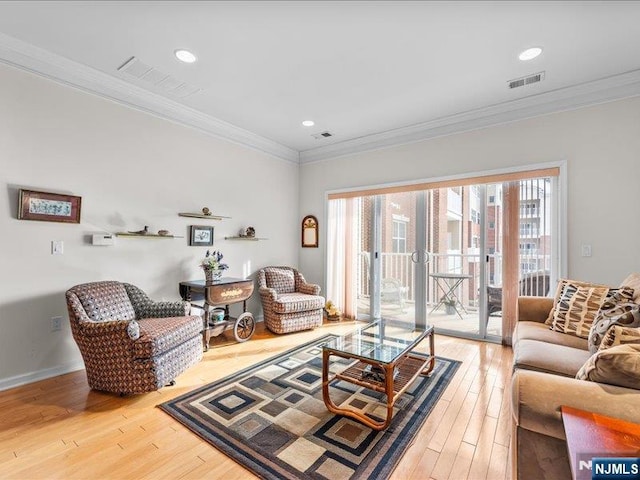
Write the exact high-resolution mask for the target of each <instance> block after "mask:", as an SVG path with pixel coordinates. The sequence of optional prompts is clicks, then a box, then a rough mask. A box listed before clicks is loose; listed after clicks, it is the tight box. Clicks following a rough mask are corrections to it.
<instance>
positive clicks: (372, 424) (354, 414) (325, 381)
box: [322, 350, 393, 430]
mask: <svg viewBox="0 0 640 480" xmlns="http://www.w3.org/2000/svg"><path fill="white" fill-rule="evenodd" d="M330 356H331V354H330V353H329V352H328V351H326V350H325V351H323V352H322V400H323V401H324V405H325V406H326V407H327V410H329V411H330V412H331V413H335V414H337V415H343V416H345V417H350V418H353V419H355V420H357V421H359V422H360V423H363V424H365V425H366V426H367V427H369V428H371V429H373V430H384V429H385V428H387V427H388V426H389V424H390V423H391V420H392V418H393V367H389V366H386V367H385V373H386V382H385V391H386V395H387V418H386V420H385V421H384V422H376V421H375V420H372V419H371V418H370V417H367V416H366V415H364V414H362V413H360V412H358V411H356V410H352V409H348V408H340V407H338V406H337V405H336V404H335V403H333V401H332V400H331V395H330V392H329V384H330V383H331V381H330V379H329V357H330Z"/></svg>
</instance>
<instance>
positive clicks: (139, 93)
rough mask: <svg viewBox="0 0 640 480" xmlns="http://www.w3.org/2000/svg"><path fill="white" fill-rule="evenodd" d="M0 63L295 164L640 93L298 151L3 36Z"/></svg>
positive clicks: (600, 93)
mask: <svg viewBox="0 0 640 480" xmlns="http://www.w3.org/2000/svg"><path fill="white" fill-rule="evenodd" d="M0 62H2V63H5V64H8V65H11V66H15V67H18V68H21V69H23V70H27V71H29V72H32V73H35V74H37V75H40V76H43V77H46V78H49V79H51V80H54V81H56V82H59V83H62V84H64V85H68V86H71V87H74V88H77V89H80V90H82V91H85V92H89V93H92V94H95V95H99V96H101V97H103V98H107V99H109V100H112V101H114V102H117V103H120V104H123V105H126V106H128V107H131V108H134V109H137V110H140V111H143V112H145V113H149V114H151V115H155V116H158V117H160V118H163V119H165V120H169V121H173V122H176V123H179V124H181V125H185V126H188V127H191V128H195V129H197V130H199V131H202V132H204V133H207V134H209V135H212V136H214V137H216V138H220V139H223V140H227V141H230V142H233V143H235V144H239V145H243V146H246V147H249V148H253V149H255V150H258V151H260V152H263V153H265V154H268V155H271V156H274V157H276V158H279V159H282V160H286V161H288V162H291V163H294V164H299V163H300V164H305V163H313V162H318V161H322V160H327V159H331V158H336V157H342V156H346V155H353V154H356V153H361V152H367V151H371V150H379V149H383V148H388V147H392V146H396V145H403V144H408V143H415V142H419V141H422V140H428V139H430V138H435V137H441V136H445V135H452V134H455V133H462V132H466V131H470V130H477V129H480V128H486V127H490V126H493V125H499V124H503V123H509V122H514V121H518V120H523V119H526V118H531V117H536V116H540V115H546V114H550V113H556V112H561V111H567V110H574V109H578V108H582V107H586V106H590V105H595V104H598V103H605V102H611V101H615V100H619V99H622V98H626V97H632V96H636V95H640V70H634V71H631V72H627V73H623V74H620V75H615V76H611V77H607V78H604V79H600V80H596V81H593V82H588V83H583V84H580V85H575V86H571V87H566V88H561V89H557V90H553V91H550V92H545V93H540V94H537V95H531V96H529V97H525V98H521V99H518V100H513V101H509V102H504V103H500V104H496V105H491V106H489V107H485V108H480V109H476V110H471V111H468V112H463V113H459V114H455V115H450V116H446V117H442V118H438V119H435V120H431V121H429V122H424V123H419V124H416V125H410V126H407V127H401V128H397V129H393V130H388V131H385V132H380V133H376V134H372V135H367V136H364V137H359V138H354V139H351V140H345V141H343V142H339V143H334V144H331V145H326V146H324V147H317V148H313V149H309V150H304V151H302V152H298V151H297V150H294V149H292V148H290V147H287V146H285V145H282V144H280V143H278V142H275V141H273V140H270V139H268V138H265V137H262V136H260V135H257V134H255V133H253V132H250V131H248V130H244V129H242V128H240V127H236V126H235V125H232V124H230V123H227V122H224V121H222V120H219V119H217V118H214V117H212V116H210V115H207V114H204V113H202V112H200V111H198V110H195V109H193V108H190V107H187V106H185V105H182V104H180V103H178V102H175V101H173V100H170V99H168V98H165V97H162V96H161V95H158V94H155V93H153V92H150V91H148V90H145V89H143V88H141V87H138V86H137V85H134V84H131V83H128V82H126V81H124V80H121V79H119V78H117V77H114V76H111V75H108V74H106V73H103V72H101V71H99V70H96V69H94V68H91V67H88V66H86V65H83V64H80V63H78V62H75V61H73V60H70V59H68V58H65V57H62V56H60V55H57V54H54V53H52V52H49V51H47V50H44V49H42V48H39V47H36V46H34V45H31V44H29V43H27V42H23V41H22V40H19V39H17V38H14V37H11V36H9V35H6V34H3V33H0Z"/></svg>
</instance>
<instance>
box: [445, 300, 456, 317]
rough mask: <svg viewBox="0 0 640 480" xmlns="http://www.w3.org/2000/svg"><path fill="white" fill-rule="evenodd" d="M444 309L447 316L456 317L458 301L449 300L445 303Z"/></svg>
mask: <svg viewBox="0 0 640 480" xmlns="http://www.w3.org/2000/svg"><path fill="white" fill-rule="evenodd" d="M444 309H445V312H446V314H447V315H454V314H455V313H456V301H455V300H453V299H451V298H448V299H447V300H445V301H444Z"/></svg>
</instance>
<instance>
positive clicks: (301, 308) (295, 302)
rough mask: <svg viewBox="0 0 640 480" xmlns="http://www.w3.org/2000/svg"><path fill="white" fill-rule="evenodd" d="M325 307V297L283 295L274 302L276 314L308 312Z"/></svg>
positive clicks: (295, 294)
mask: <svg viewBox="0 0 640 480" xmlns="http://www.w3.org/2000/svg"><path fill="white" fill-rule="evenodd" d="M322 307H324V297H320V296H318V295H305V294H303V293H283V294H281V295H278V298H277V299H276V301H275V302H273V311H274V312H275V313H294V312H306V311H308V310H318V309H321V308H322Z"/></svg>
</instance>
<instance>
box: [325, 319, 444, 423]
mask: <svg viewBox="0 0 640 480" xmlns="http://www.w3.org/2000/svg"><path fill="white" fill-rule="evenodd" d="M433 335H434V334H433V326H431V325H429V326H427V327H426V328H417V327H415V326H414V325H412V324H402V323H400V322H393V323H391V322H386V321H384V320H381V321H378V322H374V323H370V324H368V325H366V326H364V327H361V328H359V329H358V330H356V331H355V332H352V333H349V334H347V335H343V336H341V337H338V338H335V339H333V340H330V341H329V342H327V343H326V344H325V345H323V347H322V399H323V400H324V404H325V405H326V407H327V409H328V410H329V411H330V412H332V413H336V414H338V415H344V416H347V417H351V418H354V419H356V420H358V421H359V422H361V423H363V424H365V425H366V426H368V427H370V428H372V429H374V430H383V429H385V428H387V427H388V426H389V424H390V423H391V419H392V417H393V406H394V404H395V403H396V400H397V399H398V398H399V397H400V395H402V394H403V393H404V392H405V391H406V390H407V388H409V386H410V385H411V383H412V382H413V381H414V380H415V379H416V378H417V377H418V376H419V375H428V374H429V373H431V371H432V370H433V367H434V365H435V353H434V336H433ZM427 337H428V338H429V354H428V355H427V356H423V355H416V354H414V353H412V351H413V349H414V348H415V347H416V346H418V344H420V342H422V341H423V340H424V339H426V338H427ZM332 355H335V356H337V357H342V358H346V359H353V360H355V361H354V362H353V363H352V364H351V365H350V366H349V367H347V368H346V369H345V370H343V371H342V372H339V373H335V374H334V375H332V376H330V375H329V373H330V363H331V362H330V357H331V356H332ZM427 365H428V367H427ZM334 380H343V381H345V382H349V383H353V384H355V385H360V386H362V387H365V388H369V389H371V390H374V391H376V392H381V393H384V394H385V395H386V407H387V416H386V419H385V421H383V422H377V421H375V420H373V419H372V418H371V417H368V416H367V415H365V414H364V413H362V412H360V411H358V410H355V409H351V408H341V407H338V406H337V405H336V404H335V403H333V401H332V400H331V396H330V392H329V384H330V383H331V382H332V381H334Z"/></svg>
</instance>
